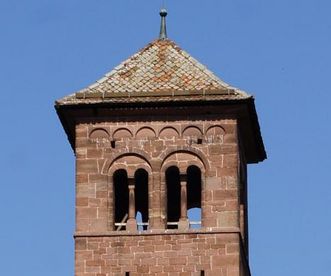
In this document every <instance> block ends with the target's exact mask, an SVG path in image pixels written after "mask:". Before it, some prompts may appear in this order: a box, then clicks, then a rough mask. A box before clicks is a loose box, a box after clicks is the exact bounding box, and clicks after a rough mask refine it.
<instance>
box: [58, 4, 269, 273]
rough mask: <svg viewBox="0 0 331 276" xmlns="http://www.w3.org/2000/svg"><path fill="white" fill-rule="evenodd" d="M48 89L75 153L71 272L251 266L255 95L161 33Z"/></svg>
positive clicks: (244, 269)
mask: <svg viewBox="0 0 331 276" xmlns="http://www.w3.org/2000/svg"><path fill="white" fill-rule="evenodd" d="M160 14H161V18H162V20H161V22H162V23H161V31H160V37H159V39H157V40H155V41H153V42H151V43H150V44H148V45H147V46H146V47H145V48H143V49H142V50H140V51H139V52H138V53H137V54H135V55H133V56H132V57H130V58H129V59H128V60H126V61H124V62H123V63H122V64H120V65H119V66H117V67H116V68H115V69H114V70H113V71H111V72H110V73H107V74H106V75H105V76H104V77H103V78H102V79H100V80H99V81H97V82H96V83H95V84H93V85H91V86H89V87H88V88H86V89H83V90H81V91H79V92H77V93H74V94H72V95H69V96H67V97H64V98H62V99H60V100H58V101H56V105H55V107H56V110H57V113H58V115H59V118H60V120H61V123H62V125H63V127H64V129H65V131H66V133H67V136H68V139H69V142H70V144H71V146H72V148H73V150H74V152H75V156H76V232H75V275H76V276H113V275H119V276H120V275H122V276H125V275H172V276H173V275H208V276H211V275H213V276H249V275H250V272H249V265H248V231H247V228H248V227H247V164H250V163H257V162H259V161H263V160H264V159H265V158H266V154H265V150H264V146H263V141H262V138H261V134H260V128H259V123H258V119H257V114H256V111H255V106H254V98H253V97H252V96H250V95H248V94H247V93H245V92H243V91H241V90H239V89H236V88H234V87H231V86H229V85H228V84H226V83H224V82H223V81H221V80H220V79H219V78H217V77H216V76H215V75H214V74H213V73H212V72H210V71H209V70H208V69H207V68H206V67H205V66H203V65H201V64H200V63H199V62H198V61H196V60H195V59H193V58H192V57H191V56H190V55H188V54H187V53H186V52H185V51H183V50H182V49H181V48H179V47H178V46H177V45H176V44H175V43H174V42H173V41H171V40H169V39H168V38H167V35H166V26H165V17H166V11H165V10H162V11H161V13H160Z"/></svg>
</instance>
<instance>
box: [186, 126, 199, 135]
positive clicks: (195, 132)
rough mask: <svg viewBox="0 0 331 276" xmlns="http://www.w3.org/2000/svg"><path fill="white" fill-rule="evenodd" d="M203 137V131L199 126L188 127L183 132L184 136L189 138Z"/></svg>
mask: <svg viewBox="0 0 331 276" xmlns="http://www.w3.org/2000/svg"><path fill="white" fill-rule="evenodd" d="M202 135H203V133H202V131H201V129H200V128H199V127H197V126H188V127H186V128H185V129H184V130H183V132H182V136H183V137H184V136H189V137H201V136H202Z"/></svg>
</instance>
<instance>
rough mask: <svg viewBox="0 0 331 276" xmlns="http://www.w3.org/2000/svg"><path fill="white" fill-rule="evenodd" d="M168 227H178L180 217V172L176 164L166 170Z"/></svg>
mask: <svg viewBox="0 0 331 276" xmlns="http://www.w3.org/2000/svg"><path fill="white" fill-rule="evenodd" d="M166 187H167V229H178V221H179V218H180V174H179V169H178V168H177V167H175V166H172V167H169V168H168V169H167V170H166Z"/></svg>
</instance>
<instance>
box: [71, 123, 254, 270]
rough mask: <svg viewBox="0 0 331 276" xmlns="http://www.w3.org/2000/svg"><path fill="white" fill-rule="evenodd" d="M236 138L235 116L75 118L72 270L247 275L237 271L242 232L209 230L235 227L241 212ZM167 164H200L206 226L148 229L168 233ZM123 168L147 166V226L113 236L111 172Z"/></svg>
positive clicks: (130, 169)
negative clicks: (181, 230)
mask: <svg viewBox="0 0 331 276" xmlns="http://www.w3.org/2000/svg"><path fill="white" fill-rule="evenodd" d="M198 139H201V140H198ZM237 141H238V139H237V125H236V121H235V120H218V121H216V120H215V121H195V122H190V123H188V122H186V121H177V122H152V123H151V122H137V123H127V122H122V123H121V122H118V123H98V124H93V125H92V124H80V125H77V127H76V162H77V163H76V234H77V237H76V276H110V275H125V274H124V272H132V273H131V274H130V276H131V275H161V276H162V275H200V271H201V270H205V272H206V274H205V275H215V276H216V275H217V276H239V275H240V276H242V275H243V276H248V275H249V274H248V272H244V271H243V269H241V270H242V271H241V272H239V270H240V258H239V255H240V254H239V251H240V250H239V235H238V234H232V235H231V234H224V233H223V234H213V233H210V232H211V231H220V232H227V231H229V230H230V231H238V233H239V232H240V230H239V229H240V226H241V225H240V224H241V222H240V221H243V219H240V216H241V217H243V216H244V214H241V215H240V207H239V192H240V189H239V184H238V183H239V181H238V175H239V166H238V164H239V162H240V160H239V154H238V142H237ZM200 142H201V143H200ZM113 143H115V147H114V144H113ZM171 165H176V166H178V168H179V169H180V171H181V172H185V170H186V168H187V167H188V166H189V165H196V166H198V167H199V168H200V169H201V171H202V229H201V231H205V232H206V233H208V234H187V235H185V234H180V235H175V234H171V235H170V234H165V235H154V234H152V233H151V231H154V230H156V229H157V231H164V232H163V233H165V230H162V229H165V224H166V187H165V170H166V168H167V167H168V166H171ZM121 168H125V169H126V170H127V172H128V175H129V176H133V174H134V172H135V171H136V169H138V168H144V169H145V170H146V171H147V172H148V173H149V229H150V230H148V231H147V232H146V234H144V235H135V234H132V235H131V236H123V233H120V234H118V233H117V234H116V235H117V236H111V235H114V234H115V233H114V232H112V231H113V229H114V228H113V227H114V226H113V224H114V215H113V205H114V202H113V184H112V175H113V173H114V172H115V171H116V170H117V169H121ZM242 223H243V222H242ZM91 235H94V236H95V235H99V236H100V235H101V236H104V237H90V236H91ZM242 258H244V257H243V254H242ZM243 267H246V266H243ZM239 273H241V274H239Z"/></svg>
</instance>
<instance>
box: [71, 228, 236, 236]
mask: <svg viewBox="0 0 331 276" xmlns="http://www.w3.org/2000/svg"><path fill="white" fill-rule="evenodd" d="M189 234H206V235H209V234H239V235H240V228H238V227H229V228H217V229H208V228H207V229H206V228H204V229H203V230H202V229H190V230H187V231H178V230H169V229H167V230H146V231H138V232H128V231H107V232H95V233H87V232H76V233H75V234H74V237H75V238H76V237H77V238H82V237H123V236H159V235H189Z"/></svg>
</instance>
